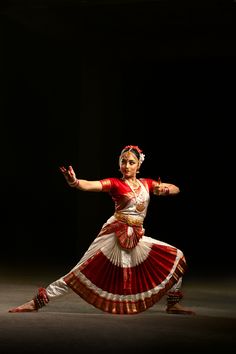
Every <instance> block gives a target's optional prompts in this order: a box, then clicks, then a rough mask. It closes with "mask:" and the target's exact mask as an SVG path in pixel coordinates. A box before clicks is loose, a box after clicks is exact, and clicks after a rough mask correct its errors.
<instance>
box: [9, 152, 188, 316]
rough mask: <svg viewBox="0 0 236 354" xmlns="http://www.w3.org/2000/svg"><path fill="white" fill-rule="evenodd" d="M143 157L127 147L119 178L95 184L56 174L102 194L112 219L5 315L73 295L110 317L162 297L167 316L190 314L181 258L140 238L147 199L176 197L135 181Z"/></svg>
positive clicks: (153, 183) (155, 184)
mask: <svg viewBox="0 0 236 354" xmlns="http://www.w3.org/2000/svg"><path fill="white" fill-rule="evenodd" d="M144 158H145V155H144V154H143V152H142V150H141V149H140V148H139V147H138V146H133V145H128V146H126V147H124V148H123V150H122V151H121V154H120V156H119V167H120V172H121V174H122V177H121V178H114V177H113V178H105V179H102V180H98V181H88V180H84V179H78V178H77V177H76V174H75V172H74V170H73V168H72V166H69V167H68V168H66V167H64V166H62V167H60V171H61V172H62V174H63V175H64V177H65V179H66V181H67V183H68V185H69V186H70V187H72V188H75V189H77V190H81V191H93V192H107V193H109V194H110V196H111V198H112V199H113V201H114V214H113V215H112V216H111V217H110V218H109V219H108V220H107V221H106V222H105V224H104V225H103V226H102V228H101V230H100V232H99V234H98V235H97V236H96V238H95V239H94V241H93V242H92V243H91V245H90V247H89V248H88V250H87V251H86V252H85V254H84V255H83V257H82V258H81V259H80V261H79V262H78V264H77V265H76V266H75V267H74V268H73V269H71V270H70V271H69V273H67V274H65V275H64V276H62V277H61V278H59V279H58V280H56V281H54V282H52V283H51V284H49V285H48V286H47V287H46V288H39V289H38V292H37V294H36V295H35V296H34V297H33V299H32V300H30V301H28V302H26V303H24V304H23V305H21V306H18V307H15V308H12V309H10V310H9V312H29V311H38V310H39V309H40V308H42V307H43V306H45V305H47V304H48V303H49V302H50V301H53V300H55V299H57V298H59V297H60V296H63V295H65V294H67V293H68V292H69V291H71V290H72V291H74V292H75V293H76V294H78V295H79V296H81V297H82V298H83V299H84V300H86V301H87V302H88V303H90V304H91V305H93V306H95V307H96V308H98V309H100V310H102V311H105V312H109V313H112V314H137V313H140V312H142V311H145V310H147V309H149V308H150V307H151V306H153V305H154V304H156V303H157V302H158V301H159V300H160V299H161V298H162V297H163V296H164V295H165V296H166V298H167V305H166V309H165V310H166V312H167V313H169V314H187V315H192V314H194V312H193V311H191V310H190V309H188V308H185V307H184V306H182V305H181V304H180V300H181V299H182V297H183V293H182V291H181V283H182V277H183V275H184V273H185V270H186V267H187V265H186V260H185V257H184V254H183V252H182V251H181V250H179V249H178V248H176V247H174V246H172V245H169V244H167V243H165V242H162V241H159V240H157V239H155V238H151V237H148V236H146V235H145V229H144V227H143V223H144V219H145V216H146V213H147V208H148V205H149V201H150V193H153V194H155V195H156V196H174V195H177V194H178V193H179V192H180V191H179V188H178V187H177V186H176V185H174V184H170V183H162V182H161V180H160V179H158V180H154V179H151V178H137V174H138V173H139V170H140V167H141V165H142V163H143V161H144Z"/></svg>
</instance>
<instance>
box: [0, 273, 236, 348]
mask: <svg viewBox="0 0 236 354" xmlns="http://www.w3.org/2000/svg"><path fill="white" fill-rule="evenodd" d="M2 270H3V272H1V277H0V318H1V321H0V352H1V353H4V354H7V353H16V352H21V353H48V352H50V353H61V352H63V353H66V350H68V351H70V352H72V351H76V352H78V353H88V352H89V353H96V352H102V353H108V352H109V353H113V352H121V353H139V352H143V351H145V352H149V351H153V352H155V353H186V352H189V353H208V352H210V351H212V350H213V349H214V351H215V352H222V353H233V352H235V344H236V340H235V330H236V282H235V279H234V278H233V277H231V278H224V279H223V280H222V279H221V280H220V281H219V280H217V279H213V278H207V279H204V278H203V277H197V276H196V277H192V278H191V277H188V276H187V277H186V279H185V283H184V284H183V290H184V293H185V299H184V304H185V305H186V306H188V307H191V308H192V309H194V310H195V311H196V316H184V315H168V314H166V313H165V311H164V306H165V301H164V299H162V300H161V301H160V302H159V303H158V304H156V305H155V306H154V307H152V308H150V309H149V310H148V311H146V312H143V313H140V314H138V315H133V316H129V315H111V314H107V313H103V312H101V311H100V310H97V309H96V308H94V307H92V306H90V305H89V304H87V303H86V302H85V301H84V300H82V299H81V298H79V297H78V296H77V295H75V294H74V293H72V294H70V295H67V296H65V297H63V298H61V299H58V300H56V301H55V302H53V303H52V302H51V303H50V304H49V305H48V306H47V307H44V308H43V309H41V310H40V311H39V312H37V313H8V309H9V308H10V307H14V306H16V305H19V304H21V303H23V302H25V301H26V300H29V299H31V298H32V296H33V295H34V294H35V292H36V290H37V288H38V287H39V286H46V285H47V284H48V283H50V282H51V281H52V280H54V279H56V278H57V277H58V275H59V274H58V271H55V270H53V269H51V270H50V271H48V270H47V271H45V270H43V271H41V272H40V271H36V270H35V272H34V270H32V269H30V271H24V272H22V270H20V269H15V270H14V271H13V270H9V269H8V271H6V269H5V268H4V267H3V268H2ZM22 273H23V274H22ZM33 273H34V274H33Z"/></svg>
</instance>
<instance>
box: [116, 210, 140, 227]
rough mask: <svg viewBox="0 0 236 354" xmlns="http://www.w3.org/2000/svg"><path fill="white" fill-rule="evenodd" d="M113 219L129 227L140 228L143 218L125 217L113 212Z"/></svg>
mask: <svg viewBox="0 0 236 354" xmlns="http://www.w3.org/2000/svg"><path fill="white" fill-rule="evenodd" d="M114 216H115V218H116V219H117V220H119V221H122V222H125V223H126V224H128V225H129V226H142V225H143V218H142V217H138V216H133V215H125V214H123V213H119V212H115V214H114Z"/></svg>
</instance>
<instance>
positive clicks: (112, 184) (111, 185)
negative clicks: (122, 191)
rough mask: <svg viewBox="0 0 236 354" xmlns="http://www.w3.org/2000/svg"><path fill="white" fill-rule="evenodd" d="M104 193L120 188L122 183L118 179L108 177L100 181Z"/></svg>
mask: <svg viewBox="0 0 236 354" xmlns="http://www.w3.org/2000/svg"><path fill="white" fill-rule="evenodd" d="M100 182H101V184H102V191H103V192H110V191H111V190H112V189H116V188H117V187H119V186H120V184H121V183H122V181H121V180H120V179H119V178H116V177H108V178H104V179H101V180H100Z"/></svg>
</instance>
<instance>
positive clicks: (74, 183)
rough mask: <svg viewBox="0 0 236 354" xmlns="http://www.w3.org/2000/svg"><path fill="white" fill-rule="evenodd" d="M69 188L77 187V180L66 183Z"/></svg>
mask: <svg viewBox="0 0 236 354" xmlns="http://www.w3.org/2000/svg"><path fill="white" fill-rule="evenodd" d="M68 184H69V186H70V187H77V185H79V180H78V179H77V178H76V179H75V180H74V181H73V182H68Z"/></svg>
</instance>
